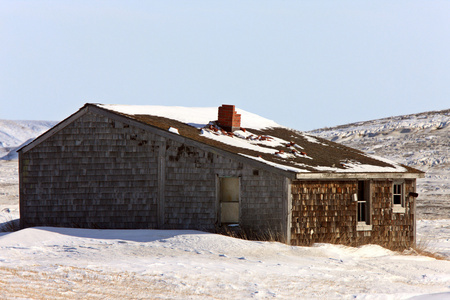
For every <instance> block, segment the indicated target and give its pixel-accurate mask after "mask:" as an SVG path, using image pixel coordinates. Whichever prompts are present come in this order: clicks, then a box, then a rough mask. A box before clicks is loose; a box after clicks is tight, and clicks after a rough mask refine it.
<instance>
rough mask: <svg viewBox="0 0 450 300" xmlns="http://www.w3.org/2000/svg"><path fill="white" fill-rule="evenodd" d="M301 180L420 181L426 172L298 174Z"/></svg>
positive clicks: (297, 176)
mask: <svg viewBox="0 0 450 300" xmlns="http://www.w3.org/2000/svg"><path fill="white" fill-rule="evenodd" d="M295 178H296V179H299V180H308V179H323V180H327V179H418V178H425V172H420V173H402V172H398V173H397V172H395V173H394V172H392V173H375V172H368V173H332V172H326V173H297V174H296V176H295Z"/></svg>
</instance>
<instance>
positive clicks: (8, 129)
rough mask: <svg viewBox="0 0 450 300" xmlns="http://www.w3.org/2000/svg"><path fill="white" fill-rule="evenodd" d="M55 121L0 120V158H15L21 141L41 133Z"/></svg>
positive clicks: (54, 123) (23, 141)
mask: <svg viewBox="0 0 450 300" xmlns="http://www.w3.org/2000/svg"><path fill="white" fill-rule="evenodd" d="M56 123H57V122H54V121H11V120H0V159H4V160H10V159H15V158H17V156H16V154H15V150H16V149H17V148H18V147H19V146H21V145H22V144H23V143H25V142H27V141H29V140H32V139H34V138H36V137H37V136H39V135H41V134H42V133H44V132H45V131H47V130H48V129H50V128H51V127H53V126H54V125H56Z"/></svg>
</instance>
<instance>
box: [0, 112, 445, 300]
mask: <svg viewBox="0 0 450 300" xmlns="http://www.w3.org/2000/svg"><path fill="white" fill-rule="evenodd" d="M416 120H422V121H423V119H420V118H416ZM422 121H419V122H422ZM428 121H430V120H428ZM442 122H443V124H444V125H445V124H448V123H445V120H444V121H441V123H442ZM0 125H1V123H0ZM444 125H442V126H443V128H441V129H439V130H434V131H432V134H431V136H438V138H428V135H424V136H423V137H421V138H417V137H414V136H412V134H411V135H410V137H409V139H411V141H410V142H408V141H409V139H408V138H405V137H406V135H405V134H407V133H406V132H404V133H401V134H396V133H388V134H386V136H388V137H391V139H388V140H386V141H385V140H377V141H373V140H371V139H369V138H367V139H365V140H364V138H362V139H360V140H357V139H352V138H349V139H348V140H349V141H352V140H354V141H355V142H354V144H355V145H353V146H354V147H355V146H359V147H360V148H361V147H363V148H364V147H366V148H367V149H363V150H365V151H369V152H374V153H375V154H377V155H379V156H384V157H388V158H391V159H394V160H395V159H397V161H399V162H402V163H407V164H409V165H411V166H416V167H418V168H420V169H423V170H425V171H427V178H425V179H424V180H422V181H421V182H419V186H418V189H419V192H420V193H421V194H422V195H421V197H422V199H424V198H423V197H424V196H428V197H430V198H429V199H430V205H422V206H421V203H419V207H418V210H419V211H422V213H421V214H419V216H420V218H419V220H418V222H417V236H418V240H419V243H418V244H419V245H420V246H422V247H425V248H426V249H428V250H429V251H431V252H435V253H438V254H441V255H442V256H444V257H446V258H447V260H436V259H434V258H430V257H426V256H414V255H407V254H406V253H403V254H401V253H395V252H391V251H389V250H386V249H384V248H381V247H379V246H375V245H367V246H363V247H359V248H352V247H345V246H339V245H330V244H319V245H315V246H314V247H297V246H295V247H294V246H288V245H284V244H280V243H274V242H255V241H244V240H238V239H234V238H231V237H225V236H220V235H215V234H210V233H204V232H199V231H187V230H184V231H181V230H180V231H174V230H93V229H67V228H48V227H47V228H29V229H25V230H20V231H17V232H11V233H8V232H4V233H0V298H1V299H205V298H207V299H245V298H263V299H264V298H282V299H302V298H306V299H338V298H339V299H341V298H344V299H408V298H410V297H415V296H419V298H418V299H450V260H449V259H450V215H449V214H445V212H446V211H445V207H446V205H448V202H447V201H448V200H447V199H448V195H449V191H450V189H449V187H448V184H449V181H448V176H449V172H448V151H449V149H448V145H449V140H448V138H449V136H448V132H449V131H448V128H449V127H448V126H446V125H445V126H444ZM382 126H384V125H382ZM0 130H1V127H0ZM427 130H428V129H427ZM429 130H430V131H431V130H432V129H429ZM445 130H447V131H445ZM393 131H395V130H393ZM418 132H419V133H420V130H418ZM40 133H41V132H39V133H37V132H36V133H35V134H34V136H37V135H38V134H40ZM381 136H383V134H381ZM31 137H33V136H31ZM399 137H400V138H401V139H400V140H399ZM29 138H30V137H27V138H26V139H29ZM372 138H373V137H372ZM332 139H333V138H332ZM339 139H341V138H339ZM339 139H337V140H336V141H338V142H340V140H339ZM396 139H397V140H396ZM342 140H344V138H342ZM422 140H423V141H425V143H422ZM24 141H25V140H20V141H18V142H16V144H9V145H8V147H9V149H10V148H12V147H16V146H18V145H20V143H22V142H24ZM390 141H392V143H391V142H390ZM383 143H384V144H383ZM379 145H382V146H381V147H380V146H379ZM412 147H415V148H413V150H408V151H409V152H412V153H413V154H411V155H410V154H407V153H408V151H406V149H409V148H412ZM7 152H8V151H6V150H5V149H3V153H7ZM396 153H400V154H401V155H397V154H396ZM405 154H407V155H405ZM0 156H1V155H0ZM2 157H3V156H2ZM11 157H12V156H9V158H11ZM398 158H404V159H405V160H406V161H402V160H400V159H398ZM421 162H424V163H423V164H422V165H421ZM433 162H434V163H433ZM17 169H18V167H17V159H14V160H5V159H3V160H2V159H0V225H1V226H4V225H5V223H6V222H7V221H9V220H11V219H16V218H18V216H19V205H18V171H17ZM439 199H440V201H441V202H438V201H437V200H439ZM422 201H423V200H422ZM422 203H425V202H422ZM431 204H434V205H435V207H432V205H431ZM442 208H444V209H442ZM8 211H9V212H8ZM424 212H428V213H424ZM420 295H425V296H422V297H420ZM414 299H416V298H414Z"/></svg>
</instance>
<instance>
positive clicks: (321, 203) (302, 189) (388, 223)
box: [291, 180, 415, 248]
mask: <svg viewBox="0 0 450 300" xmlns="http://www.w3.org/2000/svg"><path fill="white" fill-rule="evenodd" d="M357 186H358V185H357V181H295V182H294V183H293V184H292V208H293V210H292V227H291V243H292V244H293V245H309V244H312V243H314V242H336V243H344V244H352V245H359V244H367V243H376V244H380V245H383V246H387V247H389V248H407V247H409V246H411V245H413V243H414V209H413V205H414V204H413V201H414V200H412V199H413V198H412V197H406V203H405V204H406V205H405V206H406V209H405V213H393V210H392V181H391V180H372V181H371V195H372V208H371V209H372V230H367V231H357V229H356V228H357V226H356V225H357V211H356V209H357V203H356V202H354V201H353V200H352V195H353V194H355V193H356V192H357ZM414 189H415V180H406V181H405V194H406V195H407V194H408V193H409V192H414Z"/></svg>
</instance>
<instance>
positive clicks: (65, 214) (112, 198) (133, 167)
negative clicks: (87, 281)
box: [20, 114, 158, 228]
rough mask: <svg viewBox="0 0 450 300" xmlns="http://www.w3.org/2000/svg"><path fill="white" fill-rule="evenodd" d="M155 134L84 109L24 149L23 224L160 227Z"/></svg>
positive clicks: (22, 159) (22, 156) (22, 158)
mask: <svg viewBox="0 0 450 300" xmlns="http://www.w3.org/2000/svg"><path fill="white" fill-rule="evenodd" d="M152 139H153V137H152V136H151V134H149V133H148V132H145V131H143V130H138V129H136V128H133V127H131V126H126V125H125V126H124V124H123V123H120V122H115V121H113V120H111V119H108V118H106V117H103V116H99V115H93V114H85V115H84V116H82V117H81V118H79V119H77V120H75V121H74V122H73V123H71V124H69V125H68V126H67V127H65V128H64V129H62V130H61V131H59V132H58V133H57V134H55V135H53V136H51V137H50V138H48V139H47V140H45V141H44V142H42V143H41V144H39V145H38V146H36V147H35V148H33V149H31V150H30V151H28V152H26V153H23V154H22V155H21V162H22V163H21V168H22V170H21V172H22V178H21V179H22V184H21V186H22V191H21V199H20V201H21V202H22V203H21V208H22V210H23V211H21V220H22V222H23V226H36V225H53V226H80V227H94V228H95V227H99V228H152V227H155V226H156V221H157V220H156V184H157V178H156V168H155V167H154V165H155V164H156V156H155V149H157V148H158V145H156V144H155V143H153V142H152ZM156 153H157V151H156Z"/></svg>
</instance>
